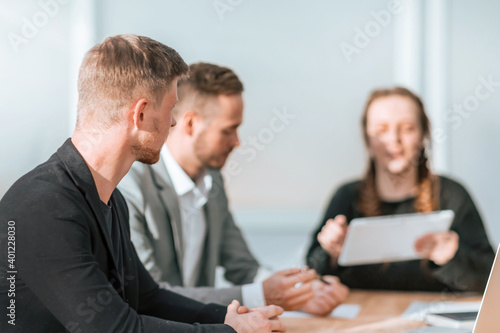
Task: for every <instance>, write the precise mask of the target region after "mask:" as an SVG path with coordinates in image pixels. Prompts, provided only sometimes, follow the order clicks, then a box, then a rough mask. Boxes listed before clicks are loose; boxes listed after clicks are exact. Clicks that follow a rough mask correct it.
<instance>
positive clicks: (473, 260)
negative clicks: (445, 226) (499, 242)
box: [432, 178, 495, 292]
mask: <svg viewBox="0 0 500 333" xmlns="http://www.w3.org/2000/svg"><path fill="white" fill-rule="evenodd" d="M441 187H442V190H441V201H442V204H441V209H451V210H453V211H454V212H455V219H454V220H453V224H452V226H451V230H453V231H455V232H456V233H457V234H458V236H459V247H458V251H457V253H456V254H455V257H454V258H453V259H452V260H450V261H449V262H448V263H447V264H445V265H443V266H441V267H437V266H436V267H435V268H434V269H433V272H432V274H433V276H434V277H435V278H436V279H437V280H439V281H441V282H442V283H444V284H445V285H447V286H448V287H450V288H452V289H455V290H464V291H478V292H483V291H484V288H485V287H486V282H487V280H488V276H489V272H490V270H491V266H492V264H493V260H494V257H495V254H494V252H493V249H492V248H491V245H490V243H489V241H488V237H487V235H486V230H485V228H484V225H483V221H482V220H481V216H480V215H479V212H478V211H477V209H476V206H475V205H474V202H473V201H472V198H471V197H470V195H469V193H467V190H466V189H465V188H464V187H463V186H461V185H460V184H458V183H456V182H454V181H452V180H449V179H447V178H443V179H442V181H441Z"/></svg>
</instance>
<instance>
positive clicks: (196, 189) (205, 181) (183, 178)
mask: <svg viewBox="0 0 500 333" xmlns="http://www.w3.org/2000/svg"><path fill="white" fill-rule="evenodd" d="M161 157H162V159H163V161H164V163H165V167H166V168H167V171H168V174H169V175H170V179H171V180H172V185H173V186H174V189H175V192H176V193H177V196H179V197H181V196H183V195H185V194H187V193H189V192H193V194H194V196H195V198H196V200H195V202H196V206H199V207H201V206H203V205H204V204H205V203H206V202H207V200H208V193H209V192H210V190H211V189H212V176H211V175H209V174H208V173H207V171H206V170H203V172H202V174H201V175H200V177H199V178H198V180H197V181H196V183H195V182H193V180H191V178H189V176H188V175H187V174H186V172H185V171H184V170H183V169H182V168H181V166H180V165H179V163H177V161H176V160H175V158H174V157H173V156H172V154H170V151H169V150H168V148H167V145H163V147H162V149H161Z"/></svg>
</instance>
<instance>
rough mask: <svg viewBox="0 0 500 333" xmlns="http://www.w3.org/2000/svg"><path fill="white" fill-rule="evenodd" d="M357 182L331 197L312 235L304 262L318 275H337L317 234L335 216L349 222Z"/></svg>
mask: <svg viewBox="0 0 500 333" xmlns="http://www.w3.org/2000/svg"><path fill="white" fill-rule="evenodd" d="M358 184H359V182H353V183H349V184H346V185H343V186H341V187H340V188H339V189H338V190H337V191H336V192H335V194H334V195H333V197H332V199H331V200H330V203H329V205H328V207H327V208H326V211H325V213H324V215H323V218H322V219H321V222H320V223H319V226H318V227H317V228H316V230H315V231H314V233H313V234H312V239H311V245H310V247H309V251H308V252H307V257H306V262H307V265H308V266H309V267H311V268H314V269H315V270H316V271H317V272H318V273H319V274H323V275H324V274H329V275H339V267H338V266H337V265H331V263H330V255H329V254H328V253H327V252H325V251H324V250H323V248H322V247H321V245H320V244H319V242H318V234H319V233H320V231H321V228H323V226H324V225H325V224H326V221H328V219H333V218H335V217H336V216H337V215H339V214H342V215H345V216H346V218H347V222H349V221H351V220H352V219H353V217H354V214H355V212H354V206H355V202H354V201H355V200H356V199H355V198H356V193H357V192H356V191H357V186H358Z"/></svg>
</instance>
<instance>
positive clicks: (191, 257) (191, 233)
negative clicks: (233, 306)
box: [161, 145, 212, 287]
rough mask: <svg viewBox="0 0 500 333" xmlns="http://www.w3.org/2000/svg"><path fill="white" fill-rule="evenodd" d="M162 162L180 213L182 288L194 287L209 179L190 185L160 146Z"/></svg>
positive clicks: (210, 184)
mask: <svg viewBox="0 0 500 333" xmlns="http://www.w3.org/2000/svg"><path fill="white" fill-rule="evenodd" d="M161 154H162V158H163V160H164V161H165V166H166V167H167V171H168V173H169V175H170V178H171V179H172V184H173V186H174V189H175V192H176V193H177V198H178V199H179V208H180V209H179V210H180V213H181V223H182V236H183V237H182V238H183V240H182V241H183V244H182V248H183V253H184V255H183V258H182V267H183V272H182V278H183V282H184V286H185V287H195V286H196V282H197V280H198V277H199V274H200V266H201V265H200V258H201V253H202V251H203V247H204V245H205V235H206V230H207V226H206V220H205V212H204V210H203V206H205V204H206V203H207V201H208V193H209V192H210V190H211V189H212V176H210V175H208V174H207V173H206V172H204V173H203V174H202V175H201V177H199V178H198V180H197V181H196V183H195V182H193V181H192V180H191V178H189V176H188V175H187V174H186V173H185V172H184V170H182V168H181V167H180V165H179V164H178V163H177V161H176V160H175V159H174V158H173V156H172V155H171V154H170V152H169V151H168V149H167V148H166V145H164V146H163V148H162V151H161Z"/></svg>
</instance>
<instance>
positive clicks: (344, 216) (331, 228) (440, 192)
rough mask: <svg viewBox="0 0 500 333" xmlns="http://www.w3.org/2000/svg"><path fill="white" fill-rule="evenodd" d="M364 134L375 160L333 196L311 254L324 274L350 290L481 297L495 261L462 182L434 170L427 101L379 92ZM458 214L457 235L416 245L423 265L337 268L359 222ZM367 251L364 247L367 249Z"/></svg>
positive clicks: (371, 101) (402, 92)
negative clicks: (385, 217)
mask: <svg viewBox="0 0 500 333" xmlns="http://www.w3.org/2000/svg"><path fill="white" fill-rule="evenodd" d="M362 128H363V136H364V141H365V144H366V147H367V150H368V153H369V156H370V159H369V165H368V170H367V172H366V174H365V176H364V178H363V179H361V180H358V181H354V182H350V183H347V184H345V185H343V186H341V187H340V188H339V189H338V190H337V192H336V193H335V194H334V196H333V198H332V199H331V201H330V204H329V206H328V208H327V210H326V212H325V214H324V218H323V219H322V221H321V224H320V226H319V227H318V228H317V230H316V232H315V233H314V238H313V241H312V244H311V247H310V249H309V252H308V254H307V262H308V265H309V266H310V267H311V268H314V269H316V270H317V271H318V272H319V273H320V274H329V275H338V276H339V277H340V279H341V281H342V283H344V284H346V285H347V286H349V287H350V288H363V289H386V290H421V291H441V290H460V291H465V290H470V291H479V292H482V291H483V290H484V288H485V285H486V281H487V279H488V274H489V271H490V268H491V265H492V263H493V259H494V253H493V250H492V248H491V246H490V244H489V242H488V238H487V235H486V232H485V229H484V226H483V222H482V220H481V217H480V216H479V213H478V211H477V209H476V207H475V205H474V203H473V201H472V199H471V197H470V196H469V194H468V193H467V191H466V190H465V188H464V187H463V186H462V185H460V184H459V183H457V182H456V181H454V180H452V179H450V178H447V177H444V176H438V175H435V174H433V173H432V172H431V170H430V169H429V166H428V159H427V149H426V148H428V146H429V144H430V141H431V135H430V124H429V119H428V117H427V115H426V113H425V109H424V105H423V103H422V100H421V99H420V97H418V96H417V95H415V94H414V93H413V92H411V91H409V90H408V89H405V88H402V87H395V88H391V89H379V90H375V91H373V92H372V94H371V95H370V97H369V98H368V101H367V103H366V106H365V109H364V112H363V116H362ZM441 209H451V210H453V211H454V213H455V219H454V221H453V223H452V226H451V228H450V231H448V232H445V233H435V234H427V235H425V236H423V237H421V238H419V239H418V240H417V241H416V243H415V244H414V246H415V249H416V251H417V252H418V253H419V254H420V255H421V257H422V258H423V259H421V260H410V261H403V262H393V263H384V264H370V265H359V266H350V267H341V266H339V265H338V264H337V259H338V257H339V254H340V251H341V249H342V245H343V242H344V239H345V235H346V232H347V229H348V224H349V222H350V221H351V220H352V219H353V218H357V217H369V216H380V215H392V214H404V213H415V212H431V211H435V210H441ZM360 246H362V245H360Z"/></svg>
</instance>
